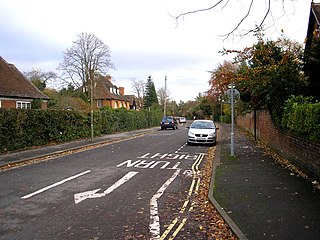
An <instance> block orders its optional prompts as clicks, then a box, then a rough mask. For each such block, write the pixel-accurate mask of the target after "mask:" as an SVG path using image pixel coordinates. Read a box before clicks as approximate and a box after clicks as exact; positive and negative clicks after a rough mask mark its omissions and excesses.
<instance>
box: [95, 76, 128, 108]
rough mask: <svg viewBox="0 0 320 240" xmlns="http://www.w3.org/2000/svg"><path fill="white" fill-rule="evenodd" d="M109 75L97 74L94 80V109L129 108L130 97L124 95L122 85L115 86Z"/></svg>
mask: <svg viewBox="0 0 320 240" xmlns="http://www.w3.org/2000/svg"><path fill="white" fill-rule="evenodd" d="M111 80H112V79H111V76H109V75H107V76H99V77H96V78H95V80H94V90H93V99H94V106H95V108H96V109H99V108H102V107H105V106H110V107H111V108H122V107H123V108H126V109H130V104H131V99H129V98H127V97H126V96H125V95H124V87H117V86H116V85H114V84H113V83H112V82H111Z"/></svg>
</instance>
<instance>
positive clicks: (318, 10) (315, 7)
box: [311, 2, 320, 25]
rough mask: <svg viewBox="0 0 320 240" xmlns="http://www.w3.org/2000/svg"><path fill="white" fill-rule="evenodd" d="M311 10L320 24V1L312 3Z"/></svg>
mask: <svg viewBox="0 0 320 240" xmlns="http://www.w3.org/2000/svg"><path fill="white" fill-rule="evenodd" d="M311 11H312V13H313V15H314V17H315V19H316V21H317V24H318V25H320V3H314V2H312V3H311Z"/></svg>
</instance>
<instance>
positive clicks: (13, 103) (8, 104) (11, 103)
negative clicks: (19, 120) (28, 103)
mask: <svg viewBox="0 0 320 240" xmlns="http://www.w3.org/2000/svg"><path fill="white" fill-rule="evenodd" d="M1 107H2V108H16V101H14V100H1Z"/></svg>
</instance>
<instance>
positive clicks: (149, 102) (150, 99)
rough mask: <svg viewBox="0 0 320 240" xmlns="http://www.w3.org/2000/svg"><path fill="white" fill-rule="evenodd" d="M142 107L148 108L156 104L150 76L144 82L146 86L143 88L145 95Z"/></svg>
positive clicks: (156, 99) (154, 89) (154, 90)
mask: <svg viewBox="0 0 320 240" xmlns="http://www.w3.org/2000/svg"><path fill="white" fill-rule="evenodd" d="M143 105H144V108H149V107H152V106H158V105H159V103H158V97H157V92H156V88H155V86H154V83H153V81H152V79H151V76H149V77H148V80H147V82H146V88H145V97H144V104H143Z"/></svg>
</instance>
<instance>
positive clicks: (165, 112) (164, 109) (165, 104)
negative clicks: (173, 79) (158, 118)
mask: <svg viewBox="0 0 320 240" xmlns="http://www.w3.org/2000/svg"><path fill="white" fill-rule="evenodd" d="M163 105H164V107H163V116H166V114H167V76H165V78H164V104H163Z"/></svg>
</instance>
